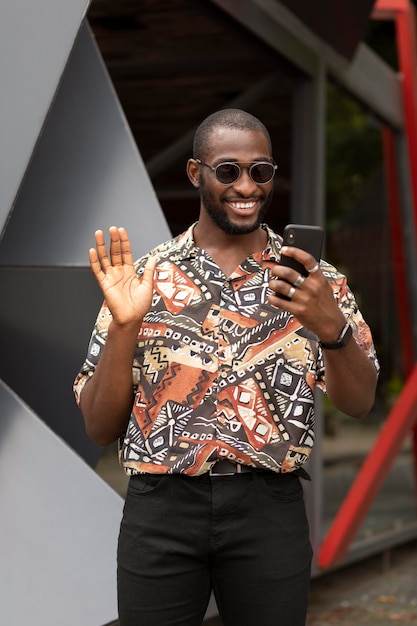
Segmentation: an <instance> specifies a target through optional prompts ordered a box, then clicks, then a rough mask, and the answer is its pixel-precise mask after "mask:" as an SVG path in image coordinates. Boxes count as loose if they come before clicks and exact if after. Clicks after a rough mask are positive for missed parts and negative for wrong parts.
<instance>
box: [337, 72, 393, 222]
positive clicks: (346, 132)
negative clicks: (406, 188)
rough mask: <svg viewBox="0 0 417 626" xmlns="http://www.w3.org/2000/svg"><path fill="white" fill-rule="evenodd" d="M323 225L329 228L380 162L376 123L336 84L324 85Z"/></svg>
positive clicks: (348, 207) (341, 216)
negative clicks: (324, 183) (324, 181)
mask: <svg viewBox="0 0 417 626" xmlns="http://www.w3.org/2000/svg"><path fill="white" fill-rule="evenodd" d="M326 144H327V145H326V152H327V165H326V167H327V176H326V178H327V186H326V205H327V228H328V230H329V232H333V231H334V230H335V229H336V228H337V227H338V226H339V225H340V222H341V221H343V219H344V218H345V217H346V216H347V215H348V213H349V212H350V210H351V209H352V207H354V205H355V204H356V202H357V201H358V200H359V198H360V197H361V196H362V194H363V192H364V189H365V188H366V185H367V183H368V181H369V180H370V178H371V177H372V175H373V174H374V173H375V171H376V170H377V169H378V168H379V167H380V165H381V136H380V129H379V124H378V123H377V121H376V120H375V118H374V117H372V116H371V115H370V114H369V112H368V111H367V110H366V109H364V108H363V107H362V106H361V105H360V104H359V103H358V102H356V101H355V100H353V98H352V97H350V96H348V95H347V94H346V93H345V92H344V91H342V90H341V89H340V88H339V87H338V86H337V85H335V84H333V83H330V82H329V83H328V88H327V124H326Z"/></svg>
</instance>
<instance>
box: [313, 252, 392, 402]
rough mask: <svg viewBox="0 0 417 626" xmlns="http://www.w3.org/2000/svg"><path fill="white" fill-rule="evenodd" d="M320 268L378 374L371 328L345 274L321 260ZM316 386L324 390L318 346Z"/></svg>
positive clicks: (321, 357) (354, 336)
mask: <svg viewBox="0 0 417 626" xmlns="http://www.w3.org/2000/svg"><path fill="white" fill-rule="evenodd" d="M321 269H322V271H323V274H324V275H325V277H326V278H327V280H328V281H329V283H330V284H331V286H332V289H333V295H334V297H335V299H336V301H337V303H338V305H339V308H340V310H341V311H342V313H343V315H344V316H345V318H346V321H349V323H350V325H351V326H352V331H353V338H354V340H355V341H356V343H357V344H358V346H359V347H360V348H361V349H362V350H363V351H364V352H365V354H366V355H367V356H368V358H369V359H370V360H371V361H372V363H373V365H374V367H375V369H376V372H377V374H379V370H380V366H379V362H378V358H377V355H376V350H375V346H374V342H373V339H372V334H371V330H370V328H369V326H368V324H367V323H366V322H365V320H364V318H363V316H362V313H361V312H360V310H359V307H358V304H357V302H356V300H355V296H354V295H353V293H352V291H351V290H350V288H349V286H348V284H347V279H346V276H344V275H343V274H341V273H339V272H338V271H337V270H336V269H335V268H334V267H333V266H332V265H329V264H328V263H326V262H324V261H322V262H321ZM316 384H317V386H318V387H319V388H320V389H322V391H324V392H326V376H325V369H324V357H323V351H322V349H321V348H320V346H319V354H318V368H317V379H316Z"/></svg>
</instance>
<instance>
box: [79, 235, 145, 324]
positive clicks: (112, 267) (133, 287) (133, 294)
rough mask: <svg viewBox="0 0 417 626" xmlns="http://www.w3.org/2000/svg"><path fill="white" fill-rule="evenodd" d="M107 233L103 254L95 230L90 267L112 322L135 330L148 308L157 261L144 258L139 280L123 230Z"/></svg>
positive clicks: (100, 237)
mask: <svg viewBox="0 0 417 626" xmlns="http://www.w3.org/2000/svg"><path fill="white" fill-rule="evenodd" d="M109 233H110V255H108V254H107V248H106V243H105V239H104V233H103V231H102V230H97V231H96V233H95V240H96V248H91V249H90V251H89V256H90V266H91V269H92V272H93V274H94V276H95V277H96V280H97V282H98V284H99V286H100V288H101V290H102V292H103V296H104V298H105V300H106V304H107V306H108V308H109V310H110V312H111V314H112V317H113V323H114V324H116V325H118V326H121V327H126V328H128V327H136V328H139V327H140V325H141V323H142V320H143V318H144V316H145V315H146V313H147V312H148V311H149V309H150V306H151V302H152V291H153V274H154V270H155V265H156V261H157V259H156V258H152V257H150V258H149V259H148V262H147V263H146V266H145V270H144V274H143V277H142V278H141V279H140V280H139V279H138V277H137V275H136V271H135V267H134V264H133V257H132V251H131V247H130V241H129V237H128V234H127V232H126V230H125V229H124V228H116V227H115V226H112V227H111V228H110V229H109Z"/></svg>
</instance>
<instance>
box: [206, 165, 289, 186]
mask: <svg viewBox="0 0 417 626" xmlns="http://www.w3.org/2000/svg"><path fill="white" fill-rule="evenodd" d="M196 161H197V163H199V164H200V165H204V166H205V167H208V168H209V169H211V171H212V172H214V173H215V175H216V178H217V180H218V181H219V183H221V184H222V185H231V184H232V183H235V182H236V181H237V180H239V178H240V176H241V174H242V169H247V170H248V172H249V176H250V177H251V179H252V180H253V182H254V183H256V184H257V185H266V183H269V182H270V181H271V180H272V179H273V178H274V176H275V171H276V170H277V169H278V165H276V164H275V163H274V162H272V163H270V162H269V161H258V162H255V163H252V165H250V166H249V167H248V168H246V167H241V166H240V165H238V164H237V163H233V162H229V161H227V162H225V163H219V164H218V165H216V167H213V165H209V164H208V163H203V161H201V160H200V159H196Z"/></svg>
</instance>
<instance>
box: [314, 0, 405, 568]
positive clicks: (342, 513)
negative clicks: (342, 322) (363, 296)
mask: <svg viewBox="0 0 417 626" xmlns="http://www.w3.org/2000/svg"><path fill="white" fill-rule="evenodd" d="M372 17H373V18H374V19H392V20H394V21H395V26H396V40H397V52H398V61H399V67H400V71H401V73H402V92H403V103H404V115H405V132H406V139H407V150H408V159H409V169H410V179H411V191H412V202H413V213H414V223H415V224H417V76H416V71H417V44H416V11H415V8H414V6H413V5H412V4H411V1H410V0H377V1H376V2H375V6H374V10H373V14H372ZM382 138H383V150H384V161H385V170H386V179H387V188H388V203H389V214H390V226H391V235H392V246H393V261H394V266H395V268H394V277H395V283H396V289H397V291H396V297H397V304H398V314H399V323H400V325H401V347H402V357H403V365H404V372H405V374H406V375H407V380H406V383H405V385H404V388H403V390H402V392H401V395H400V397H399V399H398V401H397V403H396V404H395V406H394V408H393V410H392V411H391V413H390V414H389V415H388V417H387V419H386V421H385V424H384V427H383V429H382V430H381V432H380V434H379V436H378V438H377V440H376V442H375V444H374V446H373V448H372V450H371V452H370V453H369V455H368V456H367V458H366V460H365V462H364V464H363V465H362V467H361V469H360V471H359V473H358V475H357V477H356V479H355V481H354V482H353V484H352V486H351V488H350V490H349V492H348V494H347V496H346V498H345V499H344V501H343V503H342V506H341V507H340V509H339V511H338V513H337V515H336V516H335V519H334V520H333V523H332V525H331V527H330V529H329V531H328V533H327V536H326V537H325V538H324V541H323V542H322V545H321V547H320V552H319V558H318V562H319V566H320V567H322V568H326V567H330V566H331V565H334V564H336V563H338V562H339V561H341V560H342V559H343V557H344V556H345V554H346V552H347V551H348V549H349V545H350V543H351V541H352V540H353V538H354V536H355V534H356V532H357V530H358V528H359V526H360V524H361V523H362V521H363V519H364V517H365V516H366V514H367V512H368V510H369V507H370V506H371V504H372V502H373V500H374V499H375V497H376V495H377V493H378V491H379V489H380V488H381V486H382V484H383V482H384V480H385V478H386V476H387V474H388V472H389V470H390V469H391V466H392V464H393V462H394V459H395V457H396V455H397V454H398V452H399V451H400V449H401V446H402V444H403V442H404V439H405V438H406V437H407V436H408V435H412V436H413V443H414V470H415V479H416V485H417V365H415V364H414V357H413V352H412V339H411V337H412V333H411V319H410V313H409V311H410V306H409V302H408V294H407V285H406V280H405V276H406V267H405V263H404V256H403V254H402V248H403V243H402V241H403V238H402V234H401V218H400V202H399V189H398V179H397V170H396V159H395V151H394V135H393V132H392V131H391V130H389V129H388V128H386V129H384V130H383V135H382ZM414 241H415V242H417V232H415V233H414ZM416 270H417V268H413V270H412V271H416Z"/></svg>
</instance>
